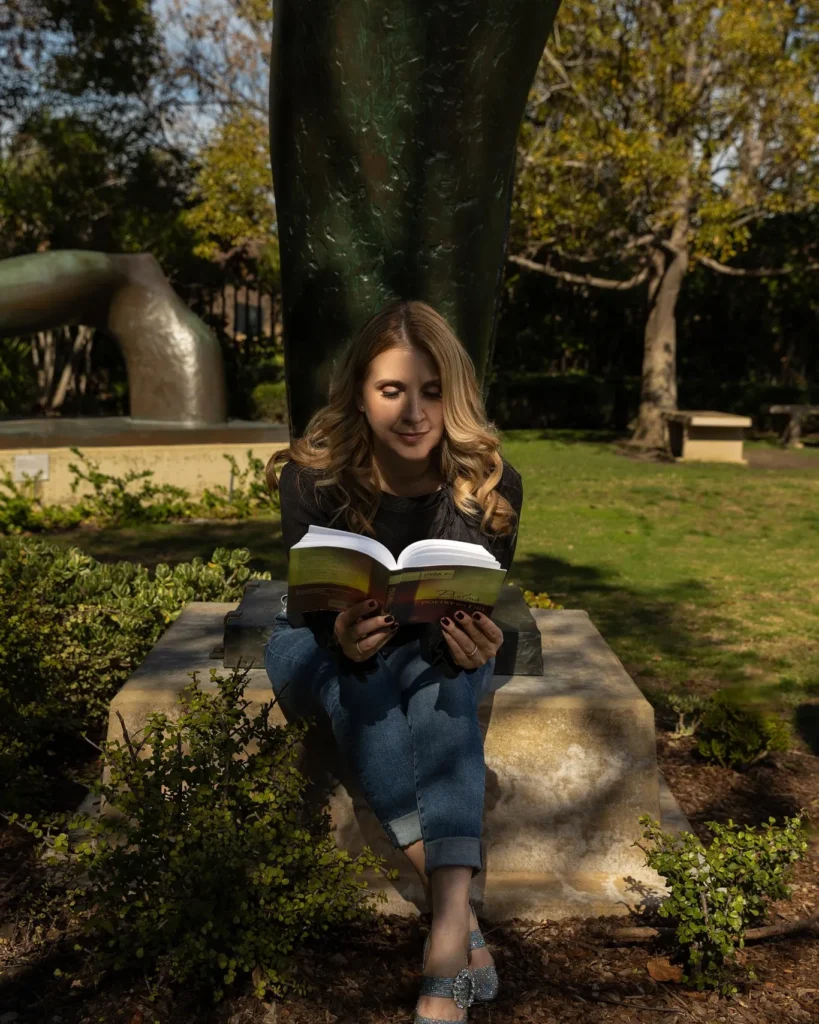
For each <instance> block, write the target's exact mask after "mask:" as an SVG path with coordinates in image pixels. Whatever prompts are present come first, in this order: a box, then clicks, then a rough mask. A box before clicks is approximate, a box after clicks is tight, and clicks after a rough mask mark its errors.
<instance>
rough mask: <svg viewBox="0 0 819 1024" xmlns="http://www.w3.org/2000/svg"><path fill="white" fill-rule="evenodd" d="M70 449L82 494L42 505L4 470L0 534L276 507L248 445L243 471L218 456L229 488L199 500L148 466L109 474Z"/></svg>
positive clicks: (246, 513)
mask: <svg viewBox="0 0 819 1024" xmlns="http://www.w3.org/2000/svg"><path fill="white" fill-rule="evenodd" d="M71 451H72V452H73V453H74V454H75V455H76V456H77V458H78V459H79V464H77V463H75V462H72V463H69V467H68V468H69V470H70V471H71V474H72V477H73V479H72V481H71V490H72V492H73V493H76V492H77V490H78V489H79V487H80V485H81V484H83V483H85V484H87V485H88V487H87V488H86V489H85V491H86V493H84V494H83V495H82V496H81V497H80V498H78V500H77V502H76V504H74V505H70V506H65V507H64V506H60V505H44V504H43V503H42V501H41V499H40V498H39V497H38V495H37V488H36V482H35V481H33V480H27V481H25V482H24V483H21V484H16V483H14V482H13V480H12V478H11V475H10V474H8V473H6V474H5V475H4V476H3V477H2V478H0V534H10V535H19V534H21V533H37V532H41V531H44V530H62V529H70V528H72V527H75V526H78V525H79V524H80V523H93V524H94V525H96V526H101V527H118V526H133V525H136V524H139V523H168V522H175V521H180V520H185V519H192V518H195V517H196V518H208V519H248V518H250V517H251V516H254V515H265V514H267V513H269V512H272V511H275V510H276V509H278V507H279V499H278V494H271V492H270V490H269V488H268V486H267V482H266V480H265V464H264V462H263V461H262V460H261V459H259V458H256V457H255V456H254V455H253V451H252V449H248V452H247V466H246V467H245V468H244V469H243V470H242V469H240V468H239V464H238V462H237V461H236V459H235V458H234V457H233V456H232V455H223V458H224V459H226V460H227V462H228V464H229V465H230V469H231V485H230V487H229V488H228V487H222V486H219V487H215V488H214V489H213V490H205V492H204V494H203V495H202V497H201V498H200V499H199V500H194V499H193V498H191V496H190V493H189V492H188V491H186V490H185V489H184V488H182V487H176V486H174V485H173V484H155V483H153V480H152V478H153V475H154V474H153V470H150V469H146V470H141V471H136V470H129V471H128V472H127V473H126V474H125V476H121V477H120V476H113V475H111V474H109V473H103V472H102V471H101V470H100V468H99V466H98V465H97V464H96V463H95V462H93V461H92V460H91V459H89V458H88V457H87V456H85V455H83V453H82V452H81V451H80V449H79V448H71ZM88 488H90V491H89V490H88Z"/></svg>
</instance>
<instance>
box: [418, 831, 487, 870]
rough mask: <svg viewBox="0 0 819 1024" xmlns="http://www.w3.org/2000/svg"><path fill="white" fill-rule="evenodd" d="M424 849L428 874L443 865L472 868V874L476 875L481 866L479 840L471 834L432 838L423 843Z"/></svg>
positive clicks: (481, 857) (481, 858)
mask: <svg viewBox="0 0 819 1024" xmlns="http://www.w3.org/2000/svg"><path fill="white" fill-rule="evenodd" d="M424 850H425V852H426V863H425V867H426V872H427V874H428V875H430V874H432V872H433V871H434V870H435V869H436V868H443V867H463V868H472V869H473V870H472V874H473V875H476V874H477V873H478V872H479V871H480V870H481V869H482V868H483V856H482V851H481V841H480V839H474V838H473V837H472V836H451V837H450V838H449V839H433V840H431V841H430V842H427V843H425V844H424Z"/></svg>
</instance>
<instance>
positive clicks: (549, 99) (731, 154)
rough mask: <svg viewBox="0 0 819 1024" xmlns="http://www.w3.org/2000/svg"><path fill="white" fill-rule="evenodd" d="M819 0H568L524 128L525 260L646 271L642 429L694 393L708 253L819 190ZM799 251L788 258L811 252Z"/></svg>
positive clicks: (723, 251)
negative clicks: (686, 301) (690, 287)
mask: <svg viewBox="0 0 819 1024" xmlns="http://www.w3.org/2000/svg"><path fill="white" fill-rule="evenodd" d="M817 15H819V3H817V0H808V2H805V3H801V2H798V3H797V2H794V3H787V4H778V3H773V2H770V0H751V2H739V0H674V2H673V3H672V2H671V0H652V2H649V3H643V2H638V0H565V2H564V3H563V5H562V7H561V11H560V14H559V17H558V22H557V26H556V30H555V38H554V41H553V42H552V43H550V45H549V46H547V48H546V50H545V53H544V57H543V60H542V62H541V65H540V68H539V70H538V74H537V76H536V81H535V84H534V86H533V89H532V93H531V96H530V102H529V105H528V111H527V116H526V118H525V120H524V124H523V126H522V128H521V133H520V151H519V178H518V189H517V195H516V201H515V204H514V209H513V225H512V234H511V237H512V245H513V247H514V249H513V251H514V250H516V252H515V255H513V257H512V258H513V259H514V260H515V261H516V262H517V263H518V264H519V265H521V266H523V267H526V268H528V269H532V270H538V271H541V272H545V273H549V274H551V275H553V276H560V277H562V278H563V279H564V280H568V281H571V282H573V283H576V284H578V285H583V286H589V287H594V286H597V287H601V288H610V289H615V290H623V289H630V288H634V287H639V286H645V288H646V292H647V298H648V308H647V318H646V328H645V339H644V341H645V359H644V366H643V405H642V408H641V433H642V435H643V437H644V439H646V440H647V441H649V442H656V441H657V439H658V432H659V430H660V423H661V420H660V411H661V410H662V409H663V408H667V407H673V406H674V405H675V401H676V385H675V381H676V373H675V370H676V367H675V349H676V332H675V322H674V312H675V306H676V301H677V297H678V294H679V291H680V287H681V284H682V281H683V279H684V277H685V274H686V272H687V271H688V270H689V268H690V266H691V265H692V264H693V263H694V262H695V261H700V262H702V263H705V264H706V265H708V266H710V267H711V268H712V269H715V270H723V271H724V270H726V269H728V272H734V271H736V272H738V273H742V272H743V269H742V268H726V266H725V261H729V260H733V259H734V257H736V256H738V255H740V254H741V253H742V252H743V251H744V250H745V248H746V246H747V244H748V241H749V238H750V235H751V229H752V226H753V225H754V224H755V223H757V222H759V221H762V220H764V219H766V218H770V217H772V216H775V215H782V214H788V213H794V212H802V211H806V210H810V209H812V208H813V207H814V206H815V205H816V202H817V198H819V174H817V166H818V165H817V157H819V62H817V52H818V51H817V34H816V33H817V29H816V26H817V24H819V21H817ZM806 259H807V257H806V255H805V254H804V252H794V253H793V254H792V255H791V259H790V260H789V261H788V264H787V265H786V266H784V267H781V268H754V270H753V272H756V273H759V272H760V271H761V270H764V271H765V272H771V271H773V270H781V271H787V270H789V269H791V268H792V267H793V266H796V265H800V264H804V262H805V261H806Z"/></svg>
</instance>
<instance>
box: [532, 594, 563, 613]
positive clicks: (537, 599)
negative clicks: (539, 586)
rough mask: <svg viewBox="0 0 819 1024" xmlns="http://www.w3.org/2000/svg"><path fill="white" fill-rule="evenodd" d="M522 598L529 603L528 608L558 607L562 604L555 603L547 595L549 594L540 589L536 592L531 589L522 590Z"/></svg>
mask: <svg viewBox="0 0 819 1024" xmlns="http://www.w3.org/2000/svg"><path fill="white" fill-rule="evenodd" d="M523 600H524V601H525V602H526V603H527V604H528V605H529V607H530V608H553V609H560V608H562V607H563V605H562V604H555V602H554V601H553V600H552V599H551V598H550V597H549V595H548V594H547V593H546V592H545V591H542V590H541V591H540V592H539V593H537V594H536V593H535V592H534V591H533V590H524V591H523Z"/></svg>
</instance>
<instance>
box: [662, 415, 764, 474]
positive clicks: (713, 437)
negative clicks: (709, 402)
mask: <svg viewBox="0 0 819 1024" xmlns="http://www.w3.org/2000/svg"><path fill="white" fill-rule="evenodd" d="M663 415H664V417H665V419H666V422H667V423H668V436H669V444H670V447H671V454H672V455H673V456H674V458H676V459H679V460H680V461H681V462H738V463H741V464H743V465H745V464H746V462H745V456H744V454H743V450H742V448H743V444H744V441H745V429H746V428H747V427H750V426H751V425H752V423H753V421H752V420H751V418H750V417H749V416H735V415H734V414H733V413H728V412H712V411H699V412H693V411H692V412H687V411H675V412H665V413H663Z"/></svg>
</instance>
